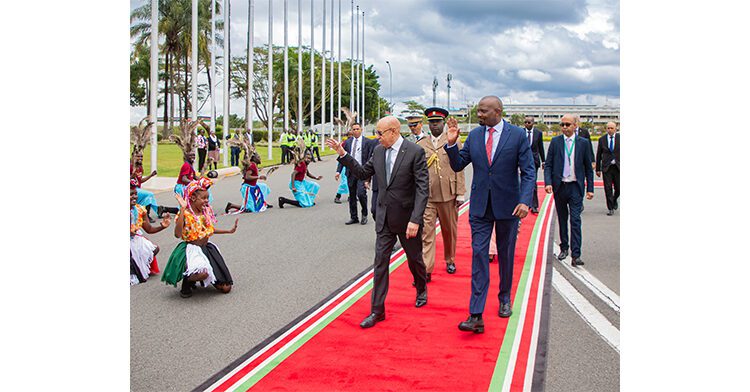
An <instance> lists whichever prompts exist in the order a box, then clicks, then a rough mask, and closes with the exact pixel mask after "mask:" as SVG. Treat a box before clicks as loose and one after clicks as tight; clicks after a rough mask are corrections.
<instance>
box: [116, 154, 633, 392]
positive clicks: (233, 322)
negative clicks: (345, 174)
mask: <svg viewBox="0 0 750 392" xmlns="http://www.w3.org/2000/svg"><path fill="white" fill-rule="evenodd" d="M545 148H546V143H545ZM335 169H336V161H335V157H332V156H329V157H324V159H323V161H322V162H318V163H313V164H311V165H310V171H311V172H312V173H313V174H314V175H322V176H323V177H324V178H323V179H322V180H321V181H319V183H320V185H321V189H320V192H319V194H318V199H317V200H316V203H317V205H315V206H314V207H311V208H297V207H294V206H286V207H285V208H284V209H279V208H278V202H277V199H278V197H279V196H285V197H287V198H292V196H291V191H290V190H289V187H288V184H289V181H290V175H291V171H292V167H291V166H290V165H286V166H281V167H280V168H279V169H278V170H276V171H275V172H274V173H273V174H272V175H271V176H270V178H269V179H268V181H267V184H268V185H269V187H270V188H271V197H270V200H269V201H270V202H271V204H273V205H274V208H273V209H271V210H269V211H266V212H263V213H256V214H240V215H237V216H226V215H223V211H224V206H225V205H226V203H227V201H232V202H233V203H236V204H240V200H241V196H240V192H239V189H240V184H241V178H240V176H231V177H225V178H222V179H219V180H218V181H216V183H215V184H214V186H213V187H212V188H211V190H212V194H213V197H214V201H213V203H212V206H213V208H214V210H215V212H216V213H217V215H219V216H218V223H217V227H223V228H229V227H231V225H232V224H233V222H234V219H239V226H238V229H237V232H236V233H234V234H228V235H215V236H213V237H212V238H211V241H212V242H213V243H215V244H216V245H217V246H218V247H219V249H220V250H221V252H222V254H223V256H224V259H225V260H226V262H227V265H228V266H229V268H230V271H231V273H232V277H233V279H234V287H233V289H232V292H231V293H229V294H221V293H219V292H218V291H216V290H215V289H214V288H212V287H210V288H205V289H199V290H197V291H196V292H195V293H194V295H193V296H192V297H191V298H187V299H183V298H180V296H179V289H178V288H174V287H172V286H167V285H165V284H164V283H163V282H161V281H160V277H161V276H160V275H157V276H153V277H151V278H150V279H149V280H148V281H147V282H146V283H143V284H139V285H136V286H132V287H131V291H130V293H131V295H130V301H131V306H130V330H131V355H130V364H131V368H130V370H131V378H130V380H131V390H133V391H186V390H192V389H193V388H195V387H196V386H198V385H200V384H201V383H203V382H204V381H206V380H207V379H208V378H209V377H211V376H212V375H214V374H215V373H216V372H218V371H220V370H222V369H224V368H225V367H226V366H227V365H229V364H230V363H231V362H232V361H234V360H235V359H237V358H238V357H240V356H241V355H243V354H245V353H246V352H247V351H249V350H250V349H251V348H253V347H254V346H256V345H257V344H259V343H260V342H262V341H264V340H265V339H266V338H268V337H269V336H271V335H272V334H274V333H275V332H277V331H278V330H279V329H281V328H283V327H284V326H286V325H287V324H288V323H290V322H291V321H292V320H294V319H295V318H297V317H298V316H299V315H301V314H303V313H304V312H306V311H307V310H308V309H310V308H311V307H313V306H314V305H315V304H317V303H318V302H320V301H321V300H323V299H324V298H326V297H327V296H328V295H330V294H331V293H332V292H334V291H336V290H337V289H339V288H340V287H341V286H343V285H344V284H345V283H347V282H348V281H349V280H351V279H352V278H353V277H355V276H356V275H358V274H359V273H361V272H363V271H364V270H366V269H369V268H371V267H372V259H373V255H374V246H375V233H374V231H375V224H374V222H373V220H372V219H370V221H369V222H368V223H367V224H366V225H359V224H355V225H351V226H346V225H344V222H345V221H347V220H348V219H349V208H348V204H347V203H346V196H344V197H343V198H342V202H343V203H342V204H335V203H334V202H333V198H334V195H335V193H336V189H337V188H338V183H337V182H336V181H335V180H334V174H335ZM264 171H265V170H261V173H263V172H264ZM471 174H472V171H471V167H470V166H469V167H467V169H466V181H467V189H470V184H471ZM538 180H540V181H541V180H543V172H542V170H540V171H539V175H538ZM603 195H604V194H603V191H602V190H601V189H597V190H596V196H595V198H594V199H593V200H591V201H586V202H585V205H586V210H585V211H584V214H583V255H582V257H583V259H584V261H585V262H586V265H585V269H586V270H587V271H588V272H590V274H591V275H593V276H595V277H596V278H598V280H599V281H600V282H601V284H603V285H605V286H607V287H608V288H609V289H611V290H612V291H614V292H617V293H619V214H620V211H617V212H616V215H615V216H614V217H608V216H606V215H605V213H606V208H605V207H604V198H603ZM369 196H371V193H370V192H368V207H369V203H370V200H369ZM156 198H157V200H158V201H159V203H161V204H162V205H168V206H176V204H177V203H176V200H175V199H174V197H173V195H172V192H169V191H168V192H160V193H157V194H156ZM467 198H468V195H467ZM370 218H371V217H370ZM552 227H553V229H552V230H551V232H552V234H551V235H552V236H553V238H554V239H557V238H558V237H557V229H556V227H557V226H556V220H555V221H554V222H553V225H552ZM148 237H149V238H150V239H151V240H152V241H153V242H154V243H155V244H157V245H158V246H159V247H160V248H161V251H160V253H159V255H158V256H157V257H158V260H159V265H160V267H161V268H163V267H164V266H165V265H166V263H167V260H168V258H169V254H170V253H171V252H172V250H173V249H174V247H175V245H177V243H179V240H178V239H176V238H175V237H174V235H173V226H170V227H169V228H167V229H165V230H163V231H162V232H160V233H158V234H155V235H149V236H148ZM554 248H555V249H556V246H555V247H554ZM550 253H551V252H550ZM550 257H553V256H552V255H551V254H550ZM555 263H557V264H554V266H555V267H554V268H555V270H557V271H558V272H559V273H560V275H561V276H562V277H563V278H565V279H566V280H567V281H569V282H570V283H571V285H572V286H573V287H574V288H575V289H576V290H577V291H579V292H580V293H581V295H582V296H583V297H584V298H585V299H587V300H588V301H590V303H591V304H592V305H593V306H594V307H595V308H596V309H597V310H599V311H600V312H601V314H602V315H603V316H604V317H605V318H606V319H607V320H609V322H610V323H612V324H613V325H614V326H615V327H616V328H618V329H619V310H618V311H614V310H612V309H611V307H609V306H607V305H606V304H605V303H604V302H603V301H602V300H601V299H600V298H599V297H597V296H596V295H594V294H592V292H591V291H590V289H589V288H588V287H586V285H584V284H582V283H580V281H579V280H578V279H577V278H576V277H575V275H574V274H571V273H570V272H569V271H567V270H566V269H565V268H563V267H562V265H561V264H560V262H555ZM551 291H552V297H551V309H550V324H549V343H548V350H549V354H548V365H547V372H546V383H545V384H546V389H547V390H550V391H570V390H576V391H587V390H591V391H602V390H618V389H619V352H618V351H616V350H614V349H613V348H612V346H611V345H610V344H608V343H607V342H606V341H605V340H604V339H603V338H602V337H601V336H600V335H599V334H598V333H597V332H596V330H595V329H594V328H592V327H591V325H590V321H586V320H584V318H582V316H581V315H580V314H579V312H578V311H576V310H574V308H573V307H572V305H571V304H570V303H569V302H568V301H566V300H565V298H564V297H563V296H562V295H561V294H560V293H559V292H558V291H557V290H555V289H552V288H551ZM466 295H467V297H468V295H469V293H468V292H467V293H466ZM364 316H365V315H363V317H364ZM457 349H458V348H457Z"/></svg>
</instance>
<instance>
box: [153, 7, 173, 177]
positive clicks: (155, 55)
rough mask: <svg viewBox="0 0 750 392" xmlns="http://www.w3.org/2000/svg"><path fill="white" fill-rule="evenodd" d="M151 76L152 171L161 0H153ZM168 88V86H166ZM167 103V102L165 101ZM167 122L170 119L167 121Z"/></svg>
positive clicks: (154, 160) (154, 168)
mask: <svg viewBox="0 0 750 392" xmlns="http://www.w3.org/2000/svg"><path fill="white" fill-rule="evenodd" d="M150 61H151V63H150V67H151V78H150V80H149V94H150V98H149V107H150V110H149V112H151V116H150V120H151V122H152V124H151V171H154V170H156V166H157V159H156V154H157V151H158V147H157V144H158V140H159V139H158V138H157V135H156V134H157V133H158V129H157V126H156V120H157V119H158V118H159V116H157V114H156V111H157V110H159V108H158V107H157V106H158V105H157V104H158V97H157V95H156V94H157V93H158V92H159V0H151V60H150ZM165 89H166V86H165ZM165 104H166V102H165ZM166 122H167V123H168V122H169V121H166Z"/></svg>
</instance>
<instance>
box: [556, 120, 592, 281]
mask: <svg viewBox="0 0 750 392" xmlns="http://www.w3.org/2000/svg"><path fill="white" fill-rule="evenodd" d="M577 125H578V123H577V122H576V116H573V115H571V114H566V115H564V116H563V117H562V120H561V122H560V128H561V129H562V133H563V134H562V135H558V136H555V137H554V138H552V141H551V142H550V145H549V149H548V150H547V160H546V161H545V162H544V190H545V191H546V192H547V193H553V192H554V197H555V209H556V210H557V221H558V225H559V232H560V254H559V255H558V256H557V258H558V259H559V260H564V259H565V258H566V257H568V248H570V251H571V256H572V260H571V265H573V266H574V267H575V266H578V265H583V260H581V242H582V241H583V239H582V234H581V211H582V209H583V197H584V189H585V195H586V199H588V200H591V199H592V198H593V197H594V169H593V168H592V163H594V157H593V156H592V154H591V151H592V147H591V142H590V141H589V140H588V139H585V138H583V137H578V136H576V135H575V129H576V126H577ZM568 217H570V233H571V239H570V241H568Z"/></svg>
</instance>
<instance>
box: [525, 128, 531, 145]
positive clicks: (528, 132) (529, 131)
mask: <svg viewBox="0 0 750 392" xmlns="http://www.w3.org/2000/svg"><path fill="white" fill-rule="evenodd" d="M526 133H527V134H528V138H529V146H530V145H531V129H529V130H527V131H526Z"/></svg>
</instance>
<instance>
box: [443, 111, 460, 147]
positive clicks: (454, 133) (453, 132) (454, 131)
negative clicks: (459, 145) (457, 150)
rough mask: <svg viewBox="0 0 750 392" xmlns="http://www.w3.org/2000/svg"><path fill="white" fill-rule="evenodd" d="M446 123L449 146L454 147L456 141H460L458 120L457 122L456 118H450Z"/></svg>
mask: <svg viewBox="0 0 750 392" xmlns="http://www.w3.org/2000/svg"><path fill="white" fill-rule="evenodd" d="M445 123H446V125H447V126H448V130H447V131H446V136H447V137H448V145H453V144H455V143H456V140H458V133H459V131H458V120H456V118H455V117H449V118H448V120H446V122H445Z"/></svg>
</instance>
